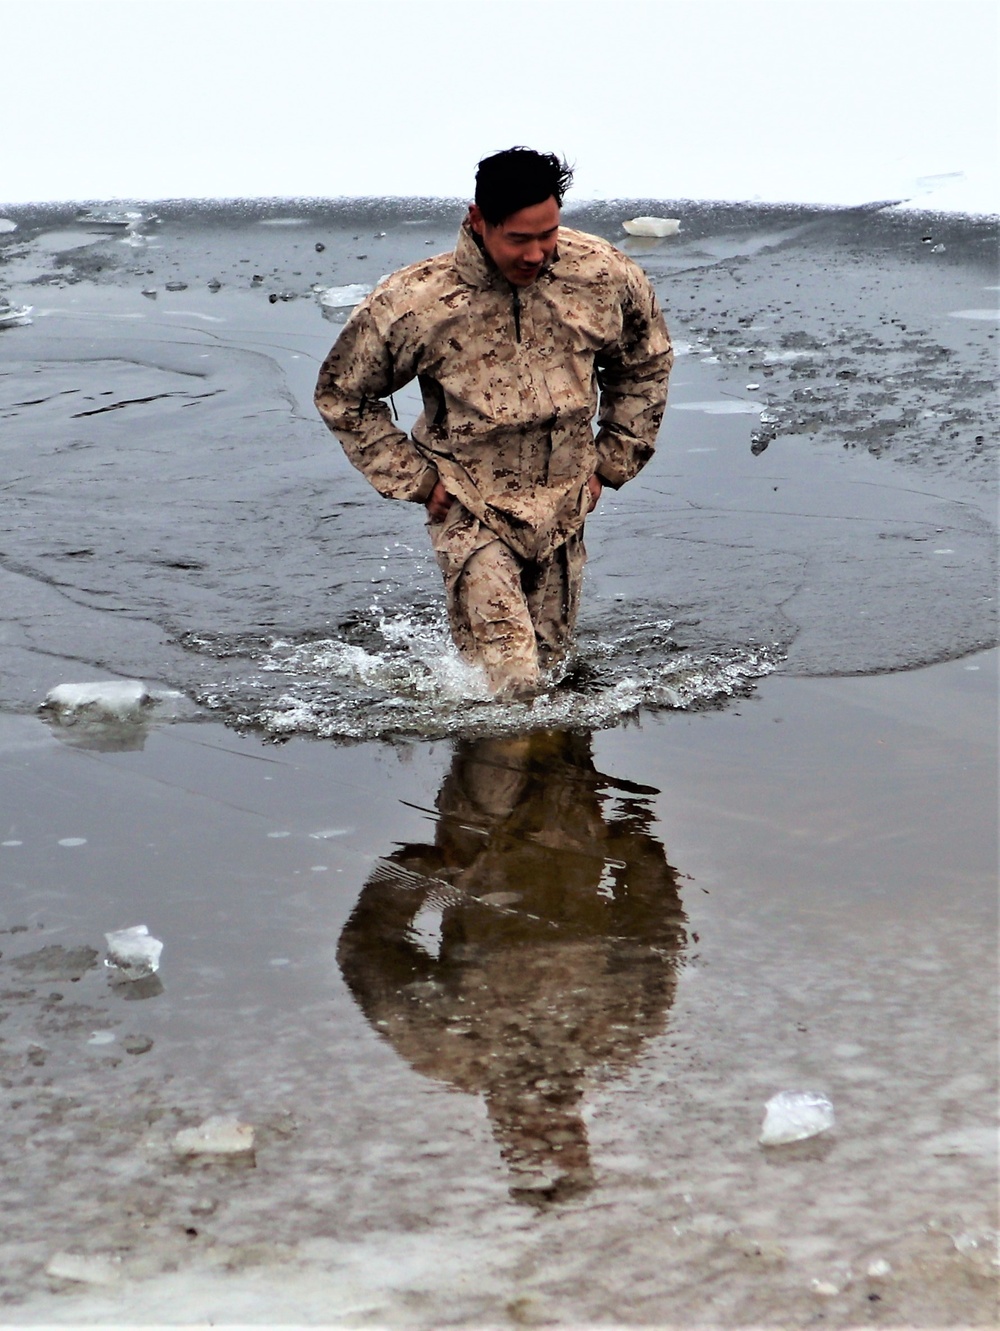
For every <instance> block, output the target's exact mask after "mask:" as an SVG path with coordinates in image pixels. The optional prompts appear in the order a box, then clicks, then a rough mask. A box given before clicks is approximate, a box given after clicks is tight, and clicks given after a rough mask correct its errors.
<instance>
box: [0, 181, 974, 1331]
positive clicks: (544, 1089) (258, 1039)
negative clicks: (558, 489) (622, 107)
mask: <svg viewBox="0 0 1000 1331" xmlns="http://www.w3.org/2000/svg"><path fill="white" fill-rule="evenodd" d="M157 211H158V212H159V213H160V214H161V216H162V218H163V220H162V222H161V223H160V224H159V225H151V226H149V227H148V228H146V229H145V230H144V231H142V232H141V233H133V234H129V235H125V236H121V235H114V234H108V233H104V234H102V235H98V236H91V237H89V239H88V241H87V243H86V244H84V245H78V244H76V241H77V240H78V239H79V230H78V229H77V228H75V227H74V224H73V222H72V213H71V211H64V212H59V210H48V211H45V212H36V213H31V212H30V211H29V210H20V211H18V212H17V213H16V220H17V221H18V230H17V231H16V232H13V233H4V234H3V235H2V236H0V246H2V248H0V256H2V257H3V260H4V262H3V264H2V265H0V290H2V292H3V294H6V295H8V296H9V298H10V299H11V301H12V303H16V304H32V305H33V306H34V307H35V308H34V312H33V315H32V318H33V322H32V323H31V324H30V325H26V326H21V327H12V328H8V329H5V330H0V394H2V398H0V402H2V406H0V420H2V426H0V459H2V468H3V471H2V478H0V485H2V493H3V500H4V503H3V526H2V537H0V595H2V596H3V604H4V612H5V613H4V624H3V630H2V638H0V789H2V792H3V805H2V809H0V888H2V890H0V1101H2V1105H3V1109H2V1114H0V1170H2V1177H3V1180H4V1182H3V1196H4V1202H5V1205H4V1207H3V1208H2V1215H0V1321H4V1322H5V1323H15V1324H20V1323H23V1324H28V1325H38V1324H46V1323H67V1322H74V1321H76V1322H83V1323H88V1324H95V1323H99V1324H100V1323H123V1322H142V1323H161V1324H178V1323H190V1322H203V1323H208V1322H214V1323H215V1324H226V1323H229V1324H232V1323H238V1322H245V1323H254V1324H276V1323H281V1324H288V1323H294V1322H301V1323H312V1324H316V1323H327V1324H329V1323H332V1324H336V1325H343V1326H395V1327H428V1326H440V1325H454V1326H486V1325H491V1326H496V1325H500V1326H519V1325H552V1324H558V1325H573V1326H579V1325H609V1324H625V1325H659V1326H664V1325H676V1326H685V1327H691V1326H709V1325H718V1326H727V1327H741V1326H750V1325H768V1326H774V1327H789V1326H795V1327H806V1326H811V1325H825V1326H840V1327H846V1326H857V1325H867V1324H881V1325H886V1326H902V1325H911V1326H914V1325H916V1326H925V1327H931V1326H946V1325H947V1326H972V1325H975V1326H992V1325H995V1324H996V1320H997V1276H998V1272H1000V1266H998V1262H997V1248H996V1242H997V1235H996V1231H997V1202H996V1199H997V1183H998V1178H997V1151H996V1135H995V1131H996V1130H995V1107H996V1092H997V1086H996V1066H997V1058H996V1054H997V1026H996V1011H997V1005H996V992H995V990H996V985H995V981H996V955H997V953H996V948H997V899H996V883H997V862H996V800H997V789H996V783H997V754H996V734H997V716H996V700H997V654H996V651H995V650H994V645H995V641H996V634H995V615H996V609H995V607H996V602H995V596H996V588H995V569H994V560H995V454H996V442H997V440H996V435H997V431H996V417H997V406H996V400H995V394H994V389H993V379H994V374H995V347H996V340H995V339H996V326H995V323H992V322H991V321H990V320H988V319H984V318H978V317H977V318H975V319H973V318H969V317H967V316H968V315H969V314H970V312H980V311H989V310H991V309H992V308H993V307H994V306H995V303H996V301H995V296H996V276H995V272H994V270H993V264H994V261H995V235H994V233H993V230H992V229H991V228H990V227H988V226H986V225H985V224H984V225H979V224H975V225H973V224H968V225H961V224H956V223H953V222H949V223H940V224H938V223H936V222H935V223H933V224H929V223H928V222H927V221H926V219H924V220H919V219H909V220H908V221H905V222H904V221H900V220H898V219H897V220H892V219H886V218H880V217H878V216H871V215H867V214H846V213H844V214H826V213H809V212H802V211H794V210H784V211H783V210H769V211H764V210H758V211H753V210H727V209H699V208H696V207H692V206H690V205H683V206H682V205H663V204H655V205H653V204H650V203H649V202H648V201H645V202H639V203H633V204H628V205H620V206H619V205H615V206H614V207H612V206H608V207H606V208H596V209H593V210H591V212H590V213H589V214H587V215H586V216H582V217H580V218H575V219H571V220H574V221H579V223H580V225H583V226H585V227H589V228H590V229H593V230H601V231H603V232H604V233H605V234H608V235H609V236H611V237H612V238H615V239H621V235H620V230H619V226H618V223H619V221H620V218H621V217H622V216H626V217H627V216H632V215H634V214H641V213H655V212H668V213H669V214H670V215H679V216H681V217H682V230H681V232H680V234H679V235H678V236H677V237H672V238H669V239H668V240H666V241H664V242H661V243H660V244H658V245H656V244H654V245H649V244H646V243H643V244H640V243H639V242H623V243H627V245H628V247H629V248H631V250H632V252H633V253H635V254H636V255H637V257H639V258H640V259H641V261H642V262H643V263H644V264H645V265H646V266H647V268H648V270H649V272H650V274H651V276H652V277H653V280H654V281H655V282H656V283H657V286H658V289H659V291H660V294H661V299H662V301H663V304H664V307H665V310H666V313H667V318H668V322H669V324H670V326H671V330H672V332H673V334H674V336H675V339H676V341H677V343H678V350H679V352H680V354H679V356H678V361H677V366H676V368H675V371H674V376H673V380H672V386H671V406H670V408H669V410H668V413H667V421H666V426H665V429H664V433H663V438H662V444H661V448H660V450H659V451H658V454H657V456H656V458H655V459H654V461H653V462H652V463H651V464H650V466H649V467H648V468H647V470H646V472H644V473H643V475H642V476H641V477H640V478H639V479H638V480H637V481H636V482H635V483H633V484H632V485H630V486H627V487H625V488H624V489H623V490H622V491H621V492H620V493H619V494H617V495H606V496H605V497H604V499H603V500H602V503H601V507H600V509H599V511H598V513H597V514H596V515H595V516H594V518H593V519H592V521H591V523H590V525H589V527H588V548H589V550H590V555H591V562H590V565H589V567H588V572H587V580H586V587H585V600H584V610H583V615H582V620H581V632H580V643H579V655H578V659H577V661H576V663H575V664H574V668H573V670H572V671H571V673H570V674H569V676H568V677H567V678H566V679H565V680H564V681H563V682H562V683H561V685H560V686H559V687H558V688H555V689H553V690H552V691H551V693H549V694H548V695H547V696H545V697H543V698H542V699H540V700H539V701H538V702H536V703H535V704H534V705H533V706H532V707H531V708H528V707H523V706H522V707H498V706H497V705H495V704H493V703H492V702H490V701H489V700H488V699H487V698H485V697H484V696H483V693H482V690H481V687H480V684H479V681H477V680H476V678H475V677H474V675H471V674H470V673H469V672H468V671H467V670H465V669H464V668H463V667H462V666H461V665H460V663H459V662H458V661H457V660H456V659H455V658H454V656H453V654H452V652H451V650H450V648H449V646H448V643H447V637H446V633H445V629H444V624H443V619H442V615H441V610H440V591H439V586H438V575H437V572H436V570H435V568H434V566H433V563H432V561H431V558H430V555H429V552H428V550H427V546H426V537H425V533H424V531H423V524H422V521H421V516H422V515H421V512H420V511H419V510H418V509H416V508H414V507H413V506H406V505H393V504H389V503H386V502H384V501H381V500H379V499H378V497H377V496H375V495H374V492H372V491H371V490H370V489H369V487H368V486H367V485H366V483H364V482H363V481H362V480H361V478H360V477H358V476H357V475H356V474H355V473H353V472H352V471H351V469H350V468H349V467H348V466H347V465H346V463H345V462H344V460H343V458H342V456H341V455H340V453H339V450H338V447H337V445H336V443H335V441H334V440H333V439H332V438H331V437H330V436H329V435H328V434H327V433H326V431H325V430H324V429H323V427H322V426H321V424H320V423H319V421H318V418H315V416H314V413H313V410H312V407H311V402H310V396H311V391H312V382H313V379H314V376H315V372H316V367H317V364H318V361H319V359H320V358H321V357H322V355H323V354H324V353H325V351H326V349H327V347H328V345H329V343H330V341H331V340H332V339H333V337H334V336H335V335H336V332H337V327H338V325H337V319H338V318H339V317H342V316H341V315H336V314H334V316H333V318H329V317H325V316H324V313H323V310H322V307H321V305H320V303H319V300H318V296H317V293H316V292H314V291H312V290H311V287H312V285H313V284H317V285H320V286H322V287H330V286H346V285H349V284H355V283H357V284H366V283H367V284H370V283H371V282H373V281H374V280H375V279H377V277H378V276H379V275H380V273H382V272H383V271H387V270H388V269H390V268H392V267H395V266H397V265H398V264H399V263H402V262H405V261H406V260H408V259H411V258H415V257H420V256H421V255H422V254H424V253H427V252H433V250H431V248H430V247H431V246H433V247H434V249H435V250H438V249H442V248H444V247H445V246H446V245H447V244H449V243H450V241H451V238H452V235H453V232H454V229H455V226H456V225H457V221H458V217H459V210H458V209H456V208H454V207H452V206H451V205H440V204H420V203H410V204H403V203H385V202H382V203H375V202H373V203H371V204H368V205H356V206H352V207H346V206H344V205H329V206H320V205H305V204H292V203H284V204H270V205H245V206H239V207H236V206H234V207H231V208H228V209H226V208H208V207H205V208H191V207H186V208H178V209H170V208H167V207H158V208H157ZM67 239H68V241H69V242H72V248H64V246H65V245H66V244H67ZM318 245H321V246H323V248H322V249H317V246H318ZM941 245H944V250H943V251H942V250H940V249H938V248H936V247H938V246H941ZM210 282H211V283H213V285H214V283H215V282H218V283H219V284H220V285H219V288H218V289H217V290H215V289H213V288H211V287H210V286H209V283H210ZM168 283H169V284H170V285H171V286H173V287H178V288H179V289H176V290H168V289H167V284H168ZM180 284H183V286H181V285H180ZM144 293H148V294H144ZM272 296H273V297H274V300H273V301H272V300H271V297H272ZM286 297H287V299H286ZM397 407H398V409H399V412H400V416H401V418H402V419H403V420H404V421H405V419H407V414H408V413H410V414H412V412H413V410H414V400H413V397H412V395H407V394H400V395H398V397H397ZM847 676H852V677H851V678H847ZM100 680H105V681H118V684H117V688H116V690H115V692H114V693H113V694H112V695H110V698H111V700H112V702H113V703H114V705H115V706H117V707H118V708H119V709H120V715H118V716H115V715H103V716H98V717H95V716H93V715H87V714H86V713H85V712H81V713H79V714H77V715H75V716H72V717H63V718H61V719H60V717H59V716H58V715H56V714H54V713H52V712H51V711H45V712H42V713H38V714H36V709H37V708H38V705H39V703H41V701H42V700H43V698H44V697H45V695H46V694H47V693H48V691H49V690H51V689H53V688H55V687H56V686H59V685H63V686H65V685H72V684H74V683H75V684H77V685H83V684H91V683H93V682H95V681H100ZM129 680H135V681H141V685H140V684H129V683H128V682H127V681H129ZM84 693H85V690H83V689H79V688H78V689H77V690H76V691H75V694H74V690H72V689H70V690H69V691H68V693H67V692H64V693H63V695H62V696H64V697H65V696H69V697H70V698H72V697H74V696H78V697H79V696H83V695H84ZM143 699H144V700H143ZM139 923H144V924H146V925H148V927H149V929H150V931H151V932H152V934H153V935H154V936H155V937H157V938H159V939H160V940H162V941H163V943H164V948H163V955H162V964H161V966H160V969H159V970H158V971H157V972H156V974H154V975H152V976H150V977H148V978H147V979H145V980H138V981H135V982H126V983H122V982H121V978H120V977H119V976H116V975H115V973H114V972H112V971H110V970H108V969H107V968H106V967H105V966H104V965H103V958H104V954H105V937H104V936H105V934H106V933H108V932H110V931H114V930H118V929H121V928H125V927H129V926H134V925H137V924H139ZM779 1091H806V1092H814V1093H818V1094H822V1095H825V1096H827V1097H828V1098H829V1099H830V1101H831V1103H832V1104H833V1107H834V1112H835V1126H834V1129H833V1130H832V1131H830V1132H827V1133H825V1134H823V1135H822V1136H820V1137H817V1138H815V1139H813V1140H810V1141H806V1142H803V1143H800V1144H797V1145H792V1146H786V1147H780V1148H764V1147H762V1146H761V1145H760V1144H759V1143H758V1136H759V1133H760V1128H761V1122H762V1119H763V1114H764V1105H765V1102H766V1101H767V1100H768V1099H769V1098H770V1097H771V1096H773V1095H774V1094H775V1093H776V1092H779ZM217 1115H227V1116H232V1117H233V1118H234V1119H236V1120H238V1121H240V1122H241V1123H243V1124H245V1125H247V1128H252V1129H253V1134H254V1142H253V1150H252V1151H249V1152H244V1153H243V1154H240V1155H238V1156H236V1157H235V1158H231V1159H223V1158H220V1157H214V1158H213V1157H208V1158H204V1159H197V1158H195V1159H191V1158H188V1157H186V1156H184V1155H182V1154H180V1153H179V1152H178V1150H177V1140H178V1137H177V1134H178V1133H180V1132H182V1131H185V1130H188V1129H191V1128H195V1127H197V1126H198V1125H199V1124H201V1123H203V1122H204V1121H205V1120H207V1119H209V1118H211V1117H213V1116H217Z"/></svg>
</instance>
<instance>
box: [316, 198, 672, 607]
mask: <svg viewBox="0 0 1000 1331" xmlns="http://www.w3.org/2000/svg"><path fill="white" fill-rule="evenodd" d="M672 359H673V354H672V350H671V346H670V340H669V337H668V335H667V330H666V327H665V325H664V322H663V317H662V315H661V314H660V311H659V309H658V307H657V302H656V296H655V294H654V293H653V291H652V289H651V287H650V285H649V283H648V281H647V280H646V277H645V274H644V273H643V272H642V270H641V269H640V268H639V267H638V265H636V264H634V263H633V262H632V261H631V260H630V259H628V258H627V257H626V256H625V255H624V254H621V253H620V252H619V251H618V250H616V249H615V248H614V246H612V245H610V244H608V242H607V241H604V240H601V239H600V238H598V237H596V236H589V235H585V234H583V233H582V232H578V231H574V230H571V229H569V228H560V231H559V246H558V251H557V254H556V256H555V257H554V258H553V260H552V263H551V264H550V265H549V266H548V268H547V269H545V270H543V271H542V272H541V273H540V274H539V276H538V277H537V278H536V279H535V281H534V282H533V283H532V284H531V285H530V286H528V287H523V288H518V289H515V288H514V287H512V286H511V284H510V283H508V282H507V280H506V279H505V278H504V277H503V276H502V275H501V274H500V272H499V271H498V269H497V268H496V267H495V265H494V264H493V263H492V261H491V260H490V259H489V257H488V256H487V255H486V254H485V253H484V252H483V251H482V250H481V249H480V248H479V246H478V244H477V243H476V240H475V238H474V235H473V232H472V230H471V228H470V227H469V224H468V221H467V220H466V222H465V223H464V224H463V226H462V229H461V231H460V234H459V238H458V243H457V246H456V248H455V251H454V253H451V254H441V255H437V256H436V257H433V258H430V259H425V260H423V261H421V262H419V263H415V264H411V265H410V266H409V267H407V268H403V269H401V270H400V271H399V272H398V273H394V274H393V275H392V276H390V277H387V278H385V279H384V280H383V281H382V282H380V283H379V285H378V286H377V287H376V288H375V290H374V291H373V292H372V294H371V295H370V296H368V297H367V299H366V300H365V301H364V302H363V303H362V304H361V305H359V306H358V308H357V309H356V310H355V311H354V313H353V314H352V315H351V317H350V319H349V320H348V321H347V323H346V324H345V326H344V329H343V332H342V333H341V335H340V337H339V338H338V339H337V342H336V345H335V346H334V347H333V349H332V350H331V352H330V354H329V356H328V357H327V358H326V360H325V362H324V364H323V367H322V369H321V371H320V375H319V380H318V383H317V387H316V405H317V407H318V409H319V412H320V414H321V415H322V417H323V419H324V420H325V421H326V423H327V425H328V426H329V427H330V429H331V430H332V431H333V432H334V433H335V434H336V435H337V437H338V438H339V439H340V441H341V443H342V444H343V447H344V451H345V452H346V454H347V457H348V458H349V460H350V461H351V462H352V463H353V465H354V466H355V467H357V468H358V469H359V470H360V471H361V472H362V473H363V474H364V475H365V476H366V477H367V478H368V480H369V481H370V482H371V484H372V485H373V486H374V487H375V489H376V490H377V491H378V492H379V493H380V494H382V495H385V496H386V497H387V498H392V499H404V500H412V501H417V502H423V501H424V500H426V499H427V497H428V496H429V495H430V493H431V490H432V489H433V488H434V485H435V482H436V481H437V480H438V478H439V477H440V479H441V481H442V482H443V483H444V486H445V488H446V489H447V491H448V492H449V494H451V495H453V496H454V497H455V498H456V499H457V500H458V501H459V503H460V504H461V506H462V508H463V509H464V510H465V511H466V512H467V513H469V514H471V515H472V516H473V517H474V518H475V519H477V520H478V522H479V523H481V524H482V525H483V527H485V528H486V529H487V530H488V532H489V533H492V535H493V536H494V537H498V538H499V539H500V540H501V541H502V542H503V543H504V544H505V545H507V546H508V547H509V548H510V549H511V550H512V551H514V552H515V553H516V554H517V555H519V556H520V557H521V558H522V559H527V560H546V559H548V558H549V557H550V556H551V555H552V553H553V552H554V551H555V550H556V549H558V547H559V546H560V545H562V544H563V543H565V541H566V540H567V539H568V538H569V537H570V536H572V535H574V534H576V533H579V532H580V531H581V530H582V528H583V524H584V520H585V518H586V516H587V512H588V508H589V496H588V491H587V481H588V478H589V477H590V476H592V475H594V474H596V475H597V476H598V477H600V479H601V481H602V482H603V483H604V484H605V485H609V486H611V487H612V488H614V489H617V488H618V487H619V486H620V485H623V484H624V483H625V482H626V481H628V480H630V479H631V478H632V477H633V476H635V474H636V473H637V472H638V471H639V469H640V468H641V467H642V466H644V465H645V463H646V462H648V460H649V458H650V457H651V455H652V453H653V447H654V444H655V440H656V435H657V431H658V430H659V427H660V422H661V420H662V418H663V411H664V407H665V405H666V383H667V376H668V374H669V371H670V366H671V363H672ZM414 378H416V379H417V380H418V381H419V385H420V391H421V395H422V398H423V411H422V413H421V415H420V417H419V419H418V420H417V422H416V424H415V425H414V427H413V431H412V438H411V437H409V436H407V435H406V433H405V432H404V431H402V430H400V429H399V428H398V426H396V425H394V424H393V421H392V417H391V414H390V411H389V406H388V404H387V403H386V402H385V401H384V400H383V399H385V398H387V397H388V396H389V395H390V394H391V393H393V392H394V391H396V390H397V389H399V388H401V387H402V386H403V385H404V384H406V383H408V382H410V381H411V380H412V379H414ZM595 414H597V425H598V429H597V434H596V438H595V435H594V429H593V424H592V422H593V420H594V416H595ZM484 539H485V538H484ZM490 539H492V537H491V538H490ZM470 553H471V551H470ZM447 580H448V575H447V572H446V582H447Z"/></svg>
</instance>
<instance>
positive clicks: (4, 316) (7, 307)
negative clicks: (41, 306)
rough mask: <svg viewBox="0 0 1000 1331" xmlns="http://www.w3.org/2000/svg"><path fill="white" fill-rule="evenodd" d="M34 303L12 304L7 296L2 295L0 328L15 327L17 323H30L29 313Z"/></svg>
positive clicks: (0, 299)
mask: <svg viewBox="0 0 1000 1331" xmlns="http://www.w3.org/2000/svg"><path fill="white" fill-rule="evenodd" d="M34 308H35V307H34V305H12V304H11V303H10V301H9V300H8V299H7V298H6V296H0V328H13V327H14V326H15V325H17V324H30V323H31V320H30V319H29V317H28V316H29V315H30V314H31V311H32V310H33V309H34Z"/></svg>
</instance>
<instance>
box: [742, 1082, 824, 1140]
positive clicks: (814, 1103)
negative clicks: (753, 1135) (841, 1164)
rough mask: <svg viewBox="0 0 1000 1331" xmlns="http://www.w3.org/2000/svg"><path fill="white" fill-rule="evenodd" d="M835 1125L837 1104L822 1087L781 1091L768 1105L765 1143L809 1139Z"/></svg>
mask: <svg viewBox="0 0 1000 1331" xmlns="http://www.w3.org/2000/svg"><path fill="white" fill-rule="evenodd" d="M832 1127H833V1105H832V1104H831V1103H830V1101H829V1100H828V1099H827V1098H826V1096H825V1095H821V1094H820V1093H819V1092H818V1091H780V1092H779V1093H778V1094H777V1095H772V1097H771V1098H770V1100H768V1102H767V1104H766V1105H765V1106H764V1123H763V1125H762V1127H761V1133H760V1137H759V1139H758V1140H759V1141H760V1144H761V1146H785V1145H787V1144H788V1143H789V1142H801V1141H805V1140H806V1139H807V1138H809V1137H816V1136H818V1134H819V1133H821V1132H826V1131H827V1130H828V1129H829V1128H832Z"/></svg>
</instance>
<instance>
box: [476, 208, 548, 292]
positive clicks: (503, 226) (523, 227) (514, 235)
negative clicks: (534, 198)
mask: <svg viewBox="0 0 1000 1331" xmlns="http://www.w3.org/2000/svg"><path fill="white" fill-rule="evenodd" d="M469 224H470V226H471V227H472V229H473V231H474V232H475V233H476V235H477V236H479V237H480V238H481V240H482V242H483V249H485V251H486V253H487V254H488V255H489V256H490V258H491V259H492V260H493V262H494V263H495V264H496V266H497V267H498V268H499V269H500V271H501V273H503V275H504V277H505V278H506V279H507V281H508V282H510V283H511V284H512V285H513V286H516V287H526V286H530V285H531V283H532V282H534V280H535V278H536V277H537V276H538V274H539V273H540V272H541V270H542V267H543V265H545V264H547V263H548V262H549V261H550V260H551V259H552V256H553V255H554V254H555V252H556V244H557V241H558V238H559V205H558V204H557V203H556V201H555V198H554V197H552V196H551V195H550V196H549V198H547V199H546V200H545V201H544V203H533V204H532V205H531V207H530V208H522V209H521V210H520V212H516V213H511V215H510V217H506V218H504V220H503V221H502V222H501V223H500V225H499V226H492V225H491V224H490V223H489V222H487V220H486V218H485V217H484V216H483V215H482V213H481V212H480V211H479V209H478V208H477V207H476V205H475V204H472V205H471V207H470V208H469Z"/></svg>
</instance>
